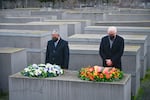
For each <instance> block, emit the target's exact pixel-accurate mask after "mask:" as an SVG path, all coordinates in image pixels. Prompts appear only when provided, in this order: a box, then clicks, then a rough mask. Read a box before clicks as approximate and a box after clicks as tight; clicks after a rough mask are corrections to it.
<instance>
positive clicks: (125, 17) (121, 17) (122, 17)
mask: <svg viewBox="0 0 150 100" xmlns="http://www.w3.org/2000/svg"><path fill="white" fill-rule="evenodd" d="M140 20H150V14H113V13H108V14H106V13H105V14H104V17H103V21H140Z"/></svg>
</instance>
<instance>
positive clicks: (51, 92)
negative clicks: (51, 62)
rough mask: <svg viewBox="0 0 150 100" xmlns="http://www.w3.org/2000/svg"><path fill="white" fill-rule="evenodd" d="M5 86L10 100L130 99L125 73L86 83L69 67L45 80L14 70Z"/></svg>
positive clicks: (129, 89)
mask: <svg viewBox="0 0 150 100" xmlns="http://www.w3.org/2000/svg"><path fill="white" fill-rule="evenodd" d="M35 84H36V85H35ZM9 87H10V88H9V99H10V100H35V99H36V100H41V99H42V100H48V99H51V100H97V99H99V98H101V99H103V100H130V98H131V76H130V75H128V74H125V76H124V78H123V79H122V80H121V81H117V82H90V81H83V80H80V79H79V78H78V72H77V71H69V70H66V71H65V73H64V75H62V76H59V77H55V78H45V79H38V78H28V77H24V76H22V75H20V73H17V74H14V75H12V76H10V77H9ZM87 87H88V88H87ZM114 91H115V92H114ZM116 97H117V98H116Z"/></svg>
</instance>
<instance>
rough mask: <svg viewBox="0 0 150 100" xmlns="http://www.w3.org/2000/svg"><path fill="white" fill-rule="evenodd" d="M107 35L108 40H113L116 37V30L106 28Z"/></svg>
mask: <svg viewBox="0 0 150 100" xmlns="http://www.w3.org/2000/svg"><path fill="white" fill-rule="evenodd" d="M107 33H108V35H109V38H110V39H111V40H114V38H115V37H116V34H117V28H116V27H114V26H111V27H109V28H108V30H107Z"/></svg>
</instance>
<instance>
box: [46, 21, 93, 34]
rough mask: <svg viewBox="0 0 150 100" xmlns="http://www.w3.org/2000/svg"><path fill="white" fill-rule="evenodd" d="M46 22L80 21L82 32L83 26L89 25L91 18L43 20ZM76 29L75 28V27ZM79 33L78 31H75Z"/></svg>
mask: <svg viewBox="0 0 150 100" xmlns="http://www.w3.org/2000/svg"><path fill="white" fill-rule="evenodd" d="M44 21H46V22H68V23H69V22H80V23H81V32H80V33H83V30H84V27H86V26H89V25H91V20H71V19H70V20H44ZM76 30H77V29H76ZM76 33H79V32H76Z"/></svg>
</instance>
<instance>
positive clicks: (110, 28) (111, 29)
mask: <svg viewBox="0 0 150 100" xmlns="http://www.w3.org/2000/svg"><path fill="white" fill-rule="evenodd" d="M111 31H113V32H115V33H117V27H115V26H110V27H108V30H107V32H108V33H109V32H111Z"/></svg>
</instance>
